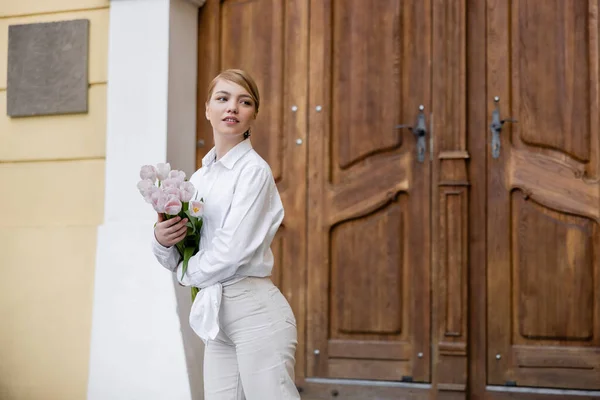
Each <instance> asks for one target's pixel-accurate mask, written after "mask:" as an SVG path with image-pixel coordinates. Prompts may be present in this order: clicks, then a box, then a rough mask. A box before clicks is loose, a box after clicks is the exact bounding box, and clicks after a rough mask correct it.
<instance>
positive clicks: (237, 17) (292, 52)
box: [197, 0, 308, 380]
mask: <svg viewBox="0 0 600 400" xmlns="http://www.w3.org/2000/svg"><path fill="white" fill-rule="evenodd" d="M307 25H308V4H307V2H306V1H301V0H288V1H285V2H284V1H281V0H254V1H246V0H244V1H241V0H225V1H221V0H207V1H206V4H205V5H204V6H203V7H202V8H201V9H200V14H199V23H198V29H199V32H198V40H199V43H198V107H199V110H198V132H197V138H198V143H199V148H198V151H197V164H198V166H200V165H201V162H202V157H204V155H205V154H206V153H207V152H208V151H209V150H210V149H211V147H212V146H213V139H212V138H213V134H212V128H211V126H210V124H209V123H208V121H206V119H205V118H204V104H205V102H206V96H207V93H206V91H207V88H208V85H209V83H210V82H211V80H212V79H213V78H214V77H215V76H216V75H217V74H218V73H219V72H220V71H222V70H224V69H227V68H241V69H244V70H246V71H247V72H248V73H250V75H252V77H253V78H254V79H255V80H256V83H257V85H258V88H259V92H260V97H261V105H260V109H259V113H258V118H257V121H256V123H255V125H254V127H253V128H252V135H251V138H250V140H252V145H253V147H254V149H255V150H256V151H257V152H258V153H259V154H260V155H261V156H262V157H263V158H264V159H265V160H266V161H267V162H268V163H269V165H270V167H271V170H272V171H273V175H274V177H275V181H276V182H277V188H278V190H279V193H280V195H281V198H282V202H283V206H284V209H285V217H284V220H283V223H282V226H281V228H280V229H279V231H278V232H277V235H276V236H275V239H274V241H273V244H272V246H271V248H272V249H273V253H274V256H275V266H274V269H273V277H272V279H273V281H274V282H275V284H276V285H277V286H278V287H279V288H280V289H281V291H282V292H283V294H284V295H285V296H286V297H287V299H288V301H289V302H290V304H291V306H292V308H293V310H294V314H295V316H296V320H297V324H298V338H299V343H298V350H297V353H298V354H304V343H305V342H304V340H303V338H304V330H305V323H304V321H305V319H306V317H305V307H304V303H305V300H304V297H305V287H304V286H303V285H302V282H304V281H305V274H306V270H305V265H306V216H305V215H306V157H307V149H306V146H305V145H304V141H305V140H306V118H307V117H306V103H307V101H308V99H307V86H308V85H307V74H306V66H307V58H308V30H307ZM296 370H297V373H296V376H297V378H298V379H299V380H301V379H302V377H303V376H304V374H303V371H304V359H303V358H302V357H298V360H297V363H296Z"/></svg>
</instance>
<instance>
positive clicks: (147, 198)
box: [143, 185, 160, 203]
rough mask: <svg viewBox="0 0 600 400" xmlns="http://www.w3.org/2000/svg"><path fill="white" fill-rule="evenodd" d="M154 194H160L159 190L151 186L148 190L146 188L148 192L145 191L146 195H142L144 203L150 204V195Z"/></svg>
mask: <svg viewBox="0 0 600 400" xmlns="http://www.w3.org/2000/svg"><path fill="white" fill-rule="evenodd" d="M154 192H160V189H159V188H157V187H156V186H154V185H152V186H150V188H148V190H147V191H146V193H144V195H143V196H144V200H146V203H152V194H154Z"/></svg>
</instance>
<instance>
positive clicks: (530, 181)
mask: <svg viewBox="0 0 600 400" xmlns="http://www.w3.org/2000/svg"><path fill="white" fill-rule="evenodd" d="M598 28H599V27H598V1H597V0H590V1H586V0H580V1H579V0H578V1H562V0H555V1H546V0H544V1H539V0H519V1H517V0H513V1H506V0H487V30H488V31H487V87H488V97H493V96H498V97H499V102H498V106H499V113H500V114H499V115H500V118H501V119H504V118H508V117H512V118H514V119H516V120H517V121H518V122H516V123H510V122H506V123H505V124H504V125H503V127H502V130H501V132H500V133H499V134H498V135H497V139H498V140H493V138H492V133H491V132H488V135H489V136H490V137H489V139H490V147H489V148H488V160H487V174H488V189H487V202H488V206H487V284H488V304H487V324H488V326H487V332H488V338H487V339H488V351H487V357H488V359H487V363H488V384H492V385H505V384H509V385H514V384H516V385H518V386H537V387H560V388H578V389H600V312H599V311H600V285H599V284H598V282H599V279H600V256H599V254H600V226H599V223H600V186H599V184H598V182H599V178H600V165H599V163H600V158H599V155H600V154H599V151H600V136H599V131H598V129H599V124H598V120H599V117H600V114H599V111H600V110H599V109H598V104H599V103H598V78H599V75H598V44H599V43H598ZM489 100H490V103H489V104H490V105H489V110H488V111H489V115H492V113H493V111H494V106H495V105H494V102H493V100H492V98H490V99H489Z"/></svg>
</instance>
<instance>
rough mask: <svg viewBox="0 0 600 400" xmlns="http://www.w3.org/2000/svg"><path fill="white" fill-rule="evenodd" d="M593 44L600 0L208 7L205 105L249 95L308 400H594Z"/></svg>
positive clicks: (311, 0) (599, 351)
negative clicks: (211, 96) (235, 81)
mask: <svg viewBox="0 0 600 400" xmlns="http://www.w3.org/2000/svg"><path fill="white" fill-rule="evenodd" d="M599 31H600V30H599V25H598V0H589V1H588V0H569V1H564V0H512V1H507V0H485V1H484V0H410V1H409V0H374V1H369V2H367V1H363V0H225V1H220V0H207V1H206V4H205V5H204V6H203V7H202V8H201V9H200V14H199V33H198V40H199V44H198V45H199V59H198V64H199V65H198V81H199V91H198V93H199V95H198V104H199V105H200V107H201V108H202V105H203V104H204V102H205V96H206V93H205V91H206V87H207V86H208V83H209V82H210V80H211V79H212V77H214V76H215V75H216V74H217V73H218V72H219V71H220V70H222V69H225V68H242V69H245V70H247V71H248V72H250V73H251V75H253V76H254V77H255V79H256V81H257V83H258V85H259V88H260V91H261V107H260V112H259V116H258V120H257V123H256V124H255V127H254V129H253V134H252V142H253V145H254V147H255V149H257V151H258V152H259V153H260V154H261V155H262V156H263V157H264V158H265V159H266V160H267V161H268V162H269V164H270V165H271V168H272V170H273V174H274V176H275V179H276V181H277V184H278V188H279V191H280V193H281V196H282V199H283V202H284V207H285V213H286V215H285V219H284V221H283V225H282V228H281V229H280V231H279V232H278V234H277V236H276V239H275V241H274V243H273V250H274V252H275V256H276V267H275V271H274V281H275V282H276V283H277V284H278V286H279V287H280V288H281V289H282V292H283V293H284V294H285V295H286V297H287V298H288V299H289V301H290V303H291V305H292V307H293V309H294V311H295V314H296V317H297V322H298V332H299V346H298V352H297V366H296V374H297V381H298V386H299V387H300V388H302V394H303V398H307V399H313V398H314V399H317V398H318V399H321V398H323V399H325V398H335V397H339V398H343V399H363V398H364V399H371V398H373V399H374V398H377V399H398V398H406V399H425V398H448V399H450V398H451V399H458V398H490V399H492V398H493V399H504V398H506V399H508V398H511V399H512V398H518V399H521V398H522V399H529V398H531V399H541V398H560V399H567V398H570V396H575V397H573V398H577V399H581V398H582V397H581V396H587V397H584V398H588V397H589V398H595V397H600V227H599V225H598V224H599V222H600V185H599V179H600V158H599V156H600V154H599V152H600V135H599V118H600V112H599V111H600V110H599V109H598V106H599V91H598V89H599V84H598V79H599V76H600V75H599V69H598V68H599V66H598V61H599V57H598V55H599V53H598V46H599V42H598V38H599V35H598V34H599ZM199 114H201V115H203V112H200V113H199ZM511 120H515V121H514V122H511ZM198 140H199V143H203V145H202V146H201V147H199V149H198V160H200V159H201V158H202V156H203V155H204V154H205V152H206V151H208V150H209V148H210V143H211V142H212V131H211V129H210V126H209V125H208V124H207V122H206V121H205V120H204V118H199V120H198ZM199 162H200V161H198V163H199ZM565 389H569V390H570V391H567V392H566V391H564V390H565ZM572 390H575V391H576V392H573V391H572Z"/></svg>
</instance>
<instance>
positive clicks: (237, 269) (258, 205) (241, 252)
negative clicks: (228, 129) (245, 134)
mask: <svg viewBox="0 0 600 400" xmlns="http://www.w3.org/2000/svg"><path fill="white" fill-rule="evenodd" d="M215 155H216V151H215V149H214V148H213V149H211V150H210V151H209V152H208V154H207V155H206V156H205V157H204V158H203V159H202V168H200V169H199V170H198V171H196V172H195V173H194V174H193V175H192V176H191V177H190V182H191V183H192V184H193V185H194V187H195V188H196V190H197V191H196V195H195V196H194V197H195V199H201V198H202V199H204V216H203V218H204V220H203V225H202V231H201V233H200V250H199V251H198V253H197V254H196V255H194V256H193V257H192V258H191V259H190V261H189V263H188V268H187V271H186V273H185V276H184V277H183V279H182V277H181V272H182V271H181V268H182V266H183V263H182V262H181V261H180V260H181V257H180V256H179V253H178V251H177V249H176V248H175V247H174V246H172V247H168V248H167V247H164V246H162V245H161V244H160V243H158V241H157V240H156V238H155V239H154V241H153V245H152V250H153V252H154V255H155V256H156V258H157V260H158V261H159V262H160V264H161V265H163V266H164V267H165V268H167V269H169V270H170V271H173V272H176V275H177V279H178V280H179V282H180V283H181V284H182V285H185V286H195V287H199V288H201V289H202V290H200V292H199V293H198V295H197V296H196V300H195V301H194V304H193V305H192V309H191V312H190V326H191V327H192V329H194V331H195V332H196V334H198V336H200V337H201V338H202V339H203V340H204V341H207V340H208V339H214V338H215V337H216V336H217V334H218V333H219V320H218V317H219V308H220V305H221V293H222V290H223V288H222V286H223V285H229V284H233V283H235V282H238V281H240V280H242V279H243V278H244V277H246V276H256V277H265V276H270V275H271V271H272V269H273V253H272V251H271V242H272V241H273V237H274V236H275V233H276V232H277V229H278V228H279V225H280V224H281V221H282V220H283V215H284V211H283V205H282V203H281V198H280V197H279V192H278V191H277V187H276V186H275V181H274V179H273V174H272V172H271V169H270V168H269V165H268V164H267V163H266V161H265V160H263V159H262V158H261V157H260V156H259V155H258V153H256V151H254V149H253V148H252V144H251V143H250V139H246V140H243V141H242V142H240V143H239V144H238V145H236V146H235V147H234V148H232V149H231V150H229V151H228V152H227V153H226V154H225V155H224V156H223V157H221V159H220V160H219V161H215Z"/></svg>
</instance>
